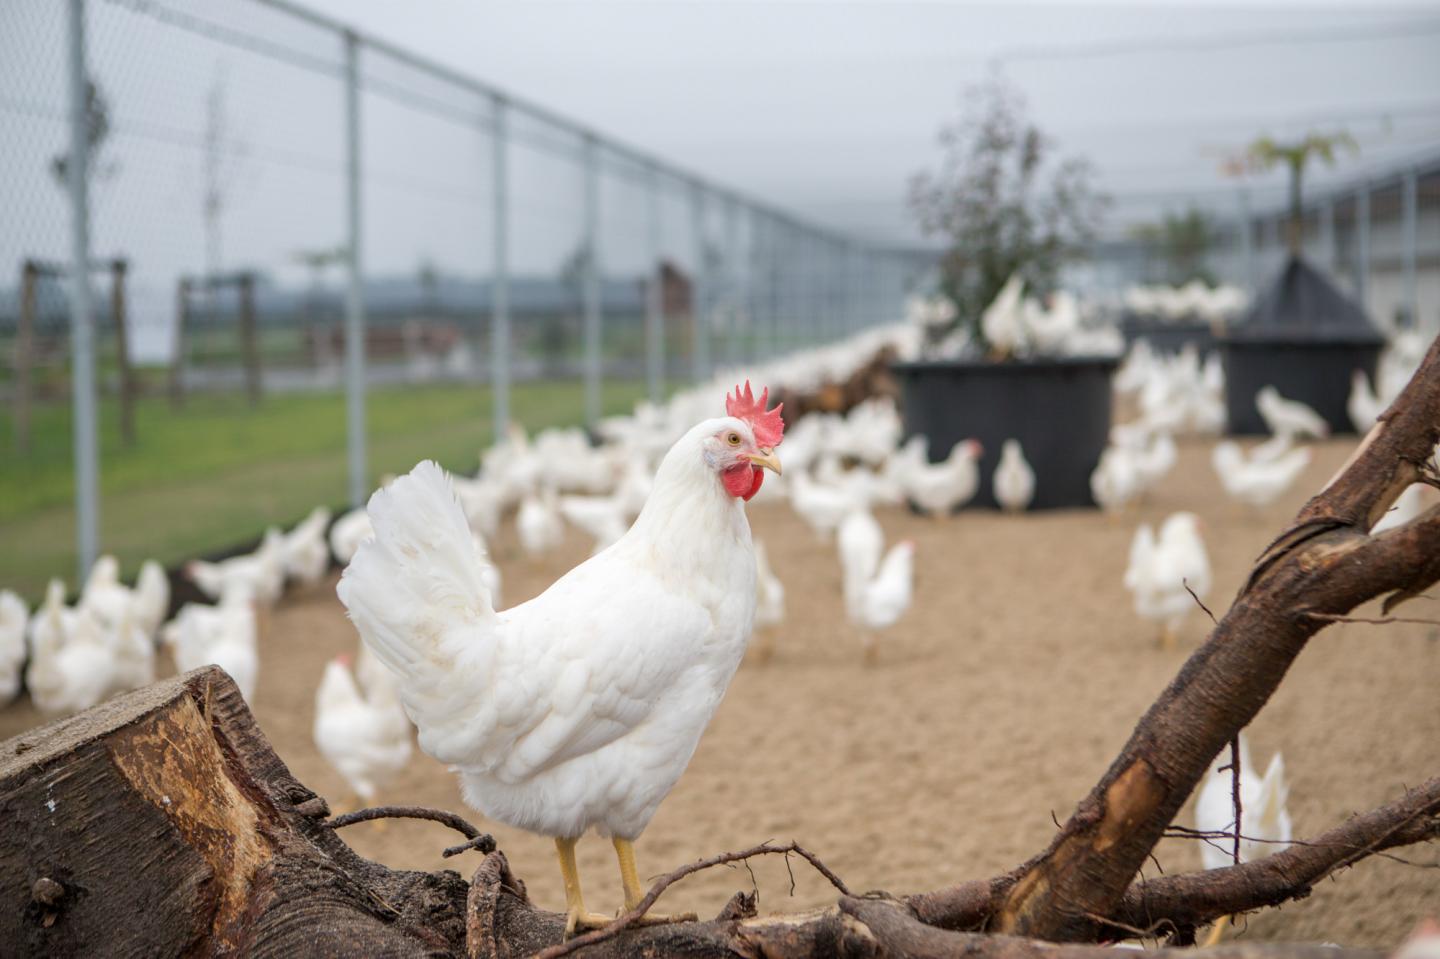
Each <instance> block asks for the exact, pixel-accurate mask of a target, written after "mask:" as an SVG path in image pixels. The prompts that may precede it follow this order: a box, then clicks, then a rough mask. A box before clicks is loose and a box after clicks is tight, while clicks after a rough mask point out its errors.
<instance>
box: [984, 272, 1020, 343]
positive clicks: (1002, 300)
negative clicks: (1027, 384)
mask: <svg viewBox="0 0 1440 959" xmlns="http://www.w3.org/2000/svg"><path fill="white" fill-rule="evenodd" d="M1024 295H1025V281H1024V279H1022V278H1021V276H1020V274H1019V273H1016V274H1014V275H1013V276H1011V277H1010V279H1008V280H1006V281H1005V285H1004V286H1003V287H1001V288H1000V292H999V293H998V294H997V295H996V296H995V300H994V302H992V303H991V304H990V305H989V306H987V307H985V311H984V312H983V313H981V314H980V330H981V332H983V333H984V334H985V339H986V341H987V342H988V343H989V344H990V348H991V349H992V350H994V351H995V352H996V353H997V354H999V355H1001V356H1013V355H1015V354H1016V353H1019V352H1020V351H1022V350H1023V349H1024V348H1025V344H1026V338H1025V330H1026V323H1025V303H1024Z"/></svg>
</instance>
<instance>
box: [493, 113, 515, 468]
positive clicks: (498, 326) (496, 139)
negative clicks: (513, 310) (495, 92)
mask: <svg viewBox="0 0 1440 959" xmlns="http://www.w3.org/2000/svg"><path fill="white" fill-rule="evenodd" d="M490 102H491V105H492V108H493V109H494V111H495V116H494V126H493V127H492V133H491V143H490V150H491V163H490V165H491V171H490V172H491V175H492V176H493V177H494V180H493V182H492V184H491V190H492V191H493V193H494V195H493V196H492V197H491V204H492V209H491V213H492V218H493V220H494V229H495V237H494V240H495V249H494V251H493V254H494V257H495V261H494V264H493V271H492V273H493V275H492V276H491V277H490V394H491V400H490V405H491V407H492V409H491V414H492V415H493V417H494V419H493V421H492V422H493V426H492V431H493V435H494V440H495V442H497V443H498V442H500V441H501V440H502V439H503V438H504V437H505V432H506V430H508V429H509V428H510V262H509V258H510V246H509V244H510V222H509V215H510V210H509V204H508V200H509V188H510V185H509V172H508V170H507V168H506V143H505V136H506V129H505V121H506V110H507V107H506V103H505V99H504V98H503V97H500V96H495V97H492V98H491V101H490Z"/></svg>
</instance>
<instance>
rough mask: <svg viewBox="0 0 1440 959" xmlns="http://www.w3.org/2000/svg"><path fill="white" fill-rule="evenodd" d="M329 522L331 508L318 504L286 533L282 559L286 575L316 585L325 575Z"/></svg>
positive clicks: (328, 556)
mask: <svg viewBox="0 0 1440 959" xmlns="http://www.w3.org/2000/svg"><path fill="white" fill-rule="evenodd" d="M329 525H330V510H328V509H326V508H325V507H324V506H317V507H315V508H314V509H312V510H311V511H310V515H308V516H306V517H305V518H304V519H303V520H301V521H300V522H299V523H297V524H296V525H295V527H294V528H293V529H291V530H290V531H289V532H288V533H286V534H285V540H284V545H283V549H282V562H283V563H284V566H285V575H286V576H288V577H289V578H291V579H293V580H296V581H297V582H299V583H300V584H301V585H302V586H313V585H315V584H316V583H318V582H320V580H321V579H323V578H324V577H325V574H326V572H328V571H329V569H330V548H329V546H327V545H326V543H325V530H326V527H328V526H329Z"/></svg>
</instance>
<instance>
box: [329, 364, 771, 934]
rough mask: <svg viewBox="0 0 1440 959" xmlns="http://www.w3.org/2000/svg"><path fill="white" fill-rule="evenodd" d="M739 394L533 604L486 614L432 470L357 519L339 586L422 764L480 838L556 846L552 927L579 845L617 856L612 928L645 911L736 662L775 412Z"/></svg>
mask: <svg viewBox="0 0 1440 959" xmlns="http://www.w3.org/2000/svg"><path fill="white" fill-rule="evenodd" d="M768 398H769V392H768V391H766V392H763V393H762V394H761V395H760V399H759V401H758V402H757V401H756V399H755V397H754V394H753V393H752V392H751V390H750V384H749V383H746V384H745V388H744V390H743V391H742V390H740V389H738V388H737V389H736V391H735V395H734V396H728V397H727V398H726V403H725V409H726V412H727V414H729V415H727V416H725V417H721V418H717V419H710V420H706V421H704V422H702V423H700V424H699V425H697V426H695V427H693V428H692V429H691V430H690V431H689V432H688V433H686V434H685V435H684V436H683V437H681V438H680V439H679V440H678V441H677V442H676V443H675V445H674V446H672V447H671V448H670V451H669V453H667V454H666V456H665V459H664V461H663V462H662V463H661V464H660V469H659V471H658V472H657V474H656V476H655V485H654V489H653V490H652V492H651V494H650V497H649V499H648V500H647V501H646V503H645V508H644V509H643V510H641V512H640V515H639V517H638V518H637V519H636V520H635V524H634V525H633V526H632V527H631V528H630V529H629V530H628V531H627V532H626V533H625V535H624V536H622V537H621V538H620V539H619V540H618V541H617V542H616V543H615V544H614V545H612V546H610V547H609V548H607V549H605V550H602V551H601V552H600V553H598V554H596V555H595V556H593V557H591V558H590V559H589V560H587V561H586V562H584V563H582V564H580V565H579V566H577V567H575V568H574V569H573V570H571V571H570V572H569V573H567V574H565V575H564V576H562V577H561V578H560V579H559V580H557V581H556V582H555V583H554V584H553V585H552V586H551V587H550V588H549V589H548V590H546V591H545V592H544V593H542V594H541V595H539V596H537V597H536V598H535V599H533V600H531V601H530V602H528V603H522V604H521V605H519V606H516V607H514V608H512V609H508V610H505V611H503V612H496V611H495V609H494V608H493V606H492V605H491V601H490V596H489V594H488V593H487V591H486V589H485V586H484V584H483V580H482V578H481V574H482V570H483V566H484V563H485V560H484V558H483V557H482V556H480V555H479V554H478V553H477V551H476V549H475V547H474V545H473V540H472V539H471V537H470V530H469V526H468V525H467V524H466V521H465V516H464V513H463V512H462V511H461V509H460V506H459V503H458V502H457V501H456V499H455V495H454V493H453V492H452V490H451V488H450V483H449V481H448V479H447V478H446V476H445V474H444V473H443V472H442V471H441V470H440V468H439V467H438V466H436V465H435V464H434V463H431V462H424V463H421V464H420V465H419V466H417V467H415V469H414V470H412V471H411V473H410V474H409V475H408V476H404V477H401V478H400V479H399V480H397V481H396V482H395V483H394V485H392V486H391V487H390V488H389V489H387V490H382V491H380V492H377V493H376V494H375V495H374V496H373V497H372V498H371V500H370V504H369V514H370V517H371V519H372V521H373V522H374V525H375V538H374V539H373V540H371V541H369V542H367V543H365V544H364V545H362V546H361V547H360V549H359V552H358V553H357V554H356V556H355V559H354V561H353V562H352V563H351V564H350V566H349V568H348V569H346V571H345V575H344V577H343V578H342V580H341V582H340V586H339V593H340V599H341V601H342V602H343V603H344V604H345V606H346V608H347V609H348V610H349V612H350V617H351V619H352V620H354V622H355V625H356V627H357V628H358V629H359V631H360V635H361V637H362V639H363V640H364V641H365V643H366V644H367V645H368V646H369V647H370V648H371V649H372V650H374V652H375V654H376V655H377V656H378V657H379V659H380V660H381V661H382V662H383V663H384V664H385V665H386V666H388V667H389V668H390V669H391V670H392V671H393V672H394V673H395V674H396V676H397V678H398V683H399V690H400V697H401V701H402V702H403V703H404V705H405V709H406V711H407V712H408V713H409V715H410V718H411V720H412V721H413V722H414V723H415V725H416V727H418V729H419V731H420V746H421V748H422V749H424V750H425V751H426V752H427V753H429V754H430V755H431V756H434V757H435V758H436V759H438V760H440V761H441V762H443V763H448V764H451V765H453V766H455V767H457V769H458V771H459V773H460V778H461V785H462V791H463V793H464V796H465V799H466V801H467V802H468V803H470V804H471V805H472V806H474V807H475V808H477V809H479V810H480V811H481V812H483V813H484V814H485V815H487V816H489V817H491V818H492V819H496V820H499V821H501V822H504V823H508V824H510V825H512V826H517V827H519V828H522V829H527V830H530V831H531V832H536V833H540V834H542V835H547V836H551V837H554V839H555V846H556V850H557V852H558V854H559V858H560V869H561V872H562V874H563V876H564V880H565V896H566V913H567V916H566V927H567V932H572V933H573V932H574V931H575V930H577V929H580V928H584V927H592V926H598V925H603V924H605V923H606V922H608V921H609V917H608V916H603V915H598V914H594V913H590V912H587V911H586V909H585V903H584V900H583V897H582V895H581V889H580V877H579V873H578V872H577V870H576V866H575V844H576V841H577V840H578V839H579V838H580V836H581V835H583V834H584V833H585V832H587V831H588V830H589V829H591V828H592V827H593V828H595V829H596V830H597V831H598V832H600V834H601V835H604V836H608V837H610V838H611V839H612V840H613V841H614V845H615V853H616V856H617V857H618V859H619V864H620V876H621V881H622V883H623V885H624V890H625V908H626V909H631V908H633V907H634V906H635V905H636V904H637V903H639V902H640V900H641V899H642V898H643V897H644V894H645V890H644V889H643V888H642V887H641V885H640V878H639V874H638V872H637V871H636V868H635V854H634V848H633V846H632V843H633V842H634V840H635V839H636V838H637V837H638V836H639V835H640V833H641V832H643V831H644V829H645V827H646V825H647V824H648V823H649V822H650V818H651V817H652V816H653V815H654V814H655V810H656V809H657V807H658V806H659V805H660V802H661V800H663V799H664V798H665V796H666V794H668V793H669V792H670V790H671V788H673V787H674V785H675V783H676V782H677V781H678V780H679V778H680V775H681V773H682V772H684V770H685V767H686V765H687V764H688V763H689V761H690V756H691V754H692V753H693V752H694V751H695V746H696V744H697V743H698V742H699V740H700V734H701V733H702V732H703V731H704V729H705V727H706V725H708V724H709V722H710V718H711V716H712V715H713V714H714V712H715V709H716V707H717V706H718V705H719V704H720V699H721V697H722V696H724V694H725V689H726V687H727V686H728V685H729V683H730V680H731V678H732V677H733V676H734V674H735V670H736V667H738V666H739V664H740V660H741V657H742V656H743V655H744V653H745V645H746V642H747V640H748V639H749V636H750V631H751V624H752V620H753V618H754V615H755V600H756V585H755V584H756V578H755V577H756V567H755V551H754V547H753V545H752V543H751V539H750V525H749V523H748V521H747V520H746V517H745V508H744V504H745V502H746V501H747V500H749V499H750V498H751V497H752V496H754V495H755V493H756V492H757V491H758V490H759V489H760V485H761V482H762V478H763V475H764V474H763V472H762V467H763V468H769V469H771V470H774V471H775V472H777V473H778V472H779V470H780V462H779V460H778V459H777V458H776V456H775V452H774V448H775V447H776V446H778V445H779V444H780V441H781V438H782V435H783V431H784V423H783V422H782V420H781V418H780V407H778V406H777V407H776V408H775V409H773V410H766V409H765V404H766V401H767V400H768Z"/></svg>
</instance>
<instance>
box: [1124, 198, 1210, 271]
mask: <svg viewBox="0 0 1440 959" xmlns="http://www.w3.org/2000/svg"><path fill="white" fill-rule="evenodd" d="M1133 235H1134V236H1135V238H1136V239H1138V240H1139V241H1140V242H1141V243H1143V244H1145V246H1146V247H1147V248H1148V249H1149V250H1151V251H1153V252H1154V253H1156V254H1158V255H1159V257H1160V259H1161V261H1162V262H1163V263H1164V264H1165V282H1167V283H1170V284H1172V285H1174V286H1179V285H1180V284H1182V283H1188V282H1189V281H1190V280H1196V279H1198V280H1204V281H1205V282H1206V283H1214V281H1215V280H1214V277H1213V276H1211V275H1210V273H1209V271H1208V270H1206V268H1205V256H1206V254H1207V253H1209V252H1210V247H1211V246H1212V245H1213V244H1214V242H1215V236H1216V233H1215V226H1214V224H1213V223H1212V222H1211V220H1210V217H1209V216H1207V215H1206V214H1205V213H1204V212H1202V211H1200V210H1197V209H1195V208H1193V207H1192V208H1191V209H1189V210H1186V211H1185V212H1184V213H1179V214H1176V213H1167V214H1165V216H1164V217H1163V218H1162V219H1161V220H1160V222H1159V223H1144V224H1141V225H1140V226H1137V227H1136V228H1135V230H1134V231H1133Z"/></svg>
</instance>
